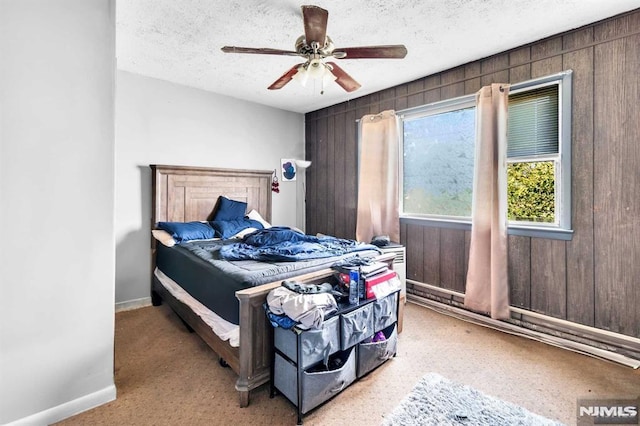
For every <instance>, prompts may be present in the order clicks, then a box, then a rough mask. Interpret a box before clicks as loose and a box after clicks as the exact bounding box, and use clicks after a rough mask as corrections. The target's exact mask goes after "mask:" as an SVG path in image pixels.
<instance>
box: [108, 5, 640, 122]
mask: <svg viewBox="0 0 640 426" xmlns="http://www.w3.org/2000/svg"><path fill="white" fill-rule="evenodd" d="M302 4H315V5H317V6H320V7H323V8H325V9H327V10H328V11H329V21H328V26H327V34H328V35H329V36H330V37H331V38H332V39H333V42H334V44H335V45H336V46H337V47H353V46H368V45H380V44H404V45H405V46H406V47H407V50H408V54H407V56H406V58H404V59H351V60H348V59H343V60H339V61H338V60H336V62H337V63H338V64H339V65H340V67H341V68H343V69H344V70H345V71H346V72H348V73H349V74H350V75H351V76H352V77H353V78H354V79H355V80H357V81H358V82H359V83H361V84H362V88H360V89H359V90H357V91H355V92H352V93H347V92H345V91H344V90H342V88H341V87H340V86H338V85H337V84H335V83H331V84H330V85H329V86H328V87H326V88H325V91H324V94H320V87H319V85H314V84H308V85H307V87H302V86H301V85H300V84H298V82H297V81H291V82H290V83H289V84H288V85H286V86H285V87H284V88H282V89H280V90H267V87H268V86H269V85H270V84H271V83H273V82H274V81H275V80H276V79H277V78H278V77H280V75H282V74H283V73H284V72H285V71H287V70H288V69H289V68H291V67H292V66H293V65H295V64H297V63H300V62H302V61H301V58H299V57H295V56H272V55H248V54H232V53H223V52H222V51H221V50H220V48H221V47H222V46H225V45H231V46H241V47H269V48H275V49H283V50H295V49H294V43H295V41H296V39H297V38H298V36H300V35H302V34H303V32H304V29H303V23H302V15H301V11H300V6H301V5H302ZM638 7H640V1H639V0H422V1H417V0H410V1H409V0H317V1H315V2H299V1H294V0H273V1H266V0H242V1H228V0H117V6H116V19H117V23H116V40H117V42H116V52H117V60H118V68H119V69H122V70H125V71H129V72H132V73H136V74H142V75H146V76H150V77H154V78H158V79H162V80H167V81H170V82H174V83H178V84H182V85H185V86H191V87H195V88H199V89H204V90H208V91H211V92H215V93H219V94H223V95H227V96H232V97H235V98H239V99H244V100H248V101H252V102H257V103H260V104H264V105H269V106H273V107H276V108H281V109H284V110H289V111H294V112H300V113H304V112H309V111H313V110H316V109H319V108H323V107H326V106H329V105H333V104H336V103H339V102H343V101H347V100H350V99H355V98H358V97H360V96H363V95H366V94H368V93H372V92H376V91H379V90H382V89H385V88H388V87H391V86H395V85H397V84H401V83H405V82H408V81H412V80H415V79H417V78H420V77H424V76H426V75H429V74H432V73H435V72H439V71H442V70H445V69H448V68H451V67H454V66H457V65H461V64H464V63H466V62H470V61H473V60H476V59H479V58H483V57H486V56H489V55H492V54H495V53H499V52H501V51H505V50H507V49H510V48H513V47H517V46H520V45H522V44H526V43H530V42H533V41H536V40H539V39H541V38H545V37H548V36H550V35H554V34H557V33H560V32H563V31H566V30H570V29H573V28H577V27H580V26H582V25H585V24H589V23H591V22H595V21H598V20H600V19H604V18H607V17H609V16H613V15H616V14H618V13H622V12H625V11H628V10H632V9H635V8H638Z"/></svg>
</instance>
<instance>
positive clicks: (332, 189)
mask: <svg viewBox="0 0 640 426" xmlns="http://www.w3.org/2000/svg"><path fill="white" fill-rule="evenodd" d="M332 109H333V108H332ZM329 112H330V114H329V116H328V117H327V140H326V141H325V144H326V147H327V150H326V151H327V165H326V168H327V174H326V180H325V182H326V187H327V192H328V195H329V196H327V197H326V200H327V202H326V203H325V206H326V212H327V213H326V214H327V221H326V228H325V232H329V230H333V229H336V221H335V213H336V210H335V207H336V197H333V196H331V194H335V193H337V191H336V190H337V189H338V188H336V173H335V170H336V168H339V167H340V162H341V161H342V160H341V159H339V158H337V157H336V143H337V141H336V138H335V131H336V128H335V118H336V116H335V114H332V111H331V110H330V111H329Z"/></svg>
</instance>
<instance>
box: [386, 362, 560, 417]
mask: <svg viewBox="0 0 640 426" xmlns="http://www.w3.org/2000/svg"><path fill="white" fill-rule="evenodd" d="M382 424H383V425H384V426H391V425H393V426H399V425H403V426H404V425H410V426H418V425H438V426H442V425H456V426H459V425H473V426H477V425H487V426H501V425H522V426H525V425H527V426H528V425H531V426H542V425H545V426H546V425H554V426H555V425H561V424H562V423H558V422H556V421H553V420H549V419H547V418H545V417H542V416H539V415H537V414H533V413H531V412H529V411H527V410H525V409H524V408H522V407H519V406H517V405H515V404H512V403H510V402H506V401H501V400H499V399H497V398H494V397H492V396H488V395H485V394H483V393H481V392H479V391H477V390H475V389H472V388H470V387H469V386H464V385H461V384H458V383H454V382H451V381H449V380H447V379H446V378H444V377H442V376H440V375H438V374H435V373H429V374H427V375H426V376H424V377H423V378H422V379H420V381H419V382H418V384H417V385H416V386H415V388H413V390H412V391H411V393H410V394H409V395H407V396H406V397H405V398H404V399H403V400H402V402H400V405H399V406H397V407H396V408H395V409H394V410H393V412H392V413H391V414H389V415H388V416H386V418H385V419H384V421H383V422H382Z"/></svg>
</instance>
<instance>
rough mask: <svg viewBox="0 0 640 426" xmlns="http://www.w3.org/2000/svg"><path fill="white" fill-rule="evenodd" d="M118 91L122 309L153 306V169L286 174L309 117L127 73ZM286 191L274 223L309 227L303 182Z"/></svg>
mask: <svg viewBox="0 0 640 426" xmlns="http://www.w3.org/2000/svg"><path fill="white" fill-rule="evenodd" d="M116 86H117V87H116V244H117V248H116V303H118V304H119V308H121V307H122V308H126V307H133V306H136V305H138V304H144V303H148V300H149V291H150V285H151V284H150V283H151V269H150V244H149V241H150V240H149V238H150V226H151V170H150V169H149V164H171V165H187V166H204V167H226V168H236V169H263V170H273V169H278V170H279V168H280V159H281V158H304V115H302V114H296V113H292V112H287V111H283V110H279V109H275V108H270V107H266V106H262V105H258V104H255V103H251V102H246V101H241V100H238V99H234V98H230V97H227V96H221V95H217V94H214V93H210V92H206V91H202V90H197V89H193V88H189V87H185V86H180V85H177V84H173V83H168V82H165V81H161V80H157V79H153V78H149V77H144V76H140V75H136V74H131V73H128V72H125V71H118V72H117V84H116ZM265 96H268V93H266V94H265ZM278 177H280V174H279V173H278ZM280 189H281V191H280V193H273V220H272V222H273V223H274V224H278V225H285V226H298V227H303V224H302V223H300V218H301V217H303V216H302V214H299V211H298V210H301V209H302V208H303V206H302V188H301V185H300V181H296V182H281V183H280Z"/></svg>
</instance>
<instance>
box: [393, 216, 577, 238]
mask: <svg viewBox="0 0 640 426" xmlns="http://www.w3.org/2000/svg"><path fill="white" fill-rule="evenodd" d="M400 222H401V223H406V224H409V225H411V224H413V225H421V226H429V227H432V228H444V229H462V230H465V231H471V220H465V219H436V218H432V217H428V218H427V217H419V216H402V217H400ZM507 233H508V234H509V235H517V236H522V237H532V238H546V239H549V240H564V241H571V239H572V238H573V230H572V229H560V228H551V227H536V226H526V225H509V228H508V230H507Z"/></svg>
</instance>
